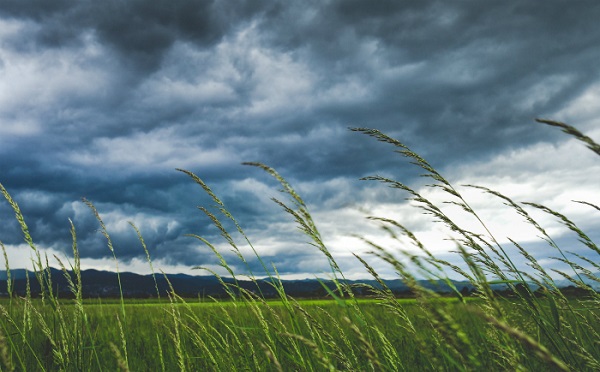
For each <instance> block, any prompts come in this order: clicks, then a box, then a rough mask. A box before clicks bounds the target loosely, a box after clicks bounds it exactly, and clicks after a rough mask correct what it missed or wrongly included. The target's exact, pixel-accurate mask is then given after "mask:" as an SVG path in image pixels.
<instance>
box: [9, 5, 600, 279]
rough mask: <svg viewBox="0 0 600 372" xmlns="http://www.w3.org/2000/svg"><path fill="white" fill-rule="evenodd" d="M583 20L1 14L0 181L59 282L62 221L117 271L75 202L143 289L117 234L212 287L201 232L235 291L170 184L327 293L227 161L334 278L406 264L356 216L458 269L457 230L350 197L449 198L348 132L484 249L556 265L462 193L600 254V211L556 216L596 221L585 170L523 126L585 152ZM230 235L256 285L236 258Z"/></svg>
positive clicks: (65, 234) (312, 261) (525, 11)
mask: <svg viewBox="0 0 600 372" xmlns="http://www.w3.org/2000/svg"><path fill="white" fill-rule="evenodd" d="M598 19H600V3H598V2H596V1H577V2H569V3H568V4H566V3H565V2H562V1H553V0H551V1H545V2H544V4H543V6H542V5H540V4H539V3H534V2H520V1H503V2H478V1H461V2H448V1H429V0H428V1H418V2H416V1H415V2H409V1H386V0H381V1H377V2H373V1H357V0H344V1H342V0H328V1H303V2H289V1H274V0H273V1H266V0H265V1H262V0H249V1H242V0H237V1H218V0H215V1H189V0H169V1H166V0H155V1H141V0H130V1H120V0H119V1H117V0H108V1H102V2H97V1H89V0H53V1H47V0H32V1H20V0H4V1H2V3H1V4H0V183H2V185H3V186H4V187H5V188H6V189H7V190H8V192H9V193H10V194H11V195H12V197H13V199H14V200H15V201H16V202H17V203H18V204H19V206H20V208H21V210H22V212H23V214H24V216H25V221H26V223H27V224H28V226H29V229H30V232H31V236H32V238H33V240H34V242H35V243H36V246H37V248H38V249H39V250H40V251H41V252H44V253H46V254H48V256H49V261H50V263H51V265H53V266H56V265H57V263H56V261H55V259H54V258H53V256H54V255H56V256H57V257H59V258H61V260H64V261H65V262H67V261H71V262H72V258H70V257H72V244H73V243H72V238H71V234H70V231H69V229H70V224H69V220H72V221H73V224H74V226H75V228H76V232H77V247H78V249H79V252H80V256H81V259H82V267H83V268H97V269H103V270H115V268H116V265H115V262H114V261H113V258H112V257H113V256H112V252H111V251H110V250H109V249H108V247H107V242H106V239H105V238H104V237H103V236H102V234H101V233H100V232H99V228H100V226H99V223H98V221H97V220H96V219H95V217H94V214H93V212H92V211H91V210H90V208H88V207H87V206H86V205H85V203H83V202H82V198H86V199H87V200H89V201H91V202H92V203H93V204H94V205H95V207H96V208H97V210H98V212H99V214H100V215H101V217H102V219H103V221H104V223H105V224H106V228H107V231H108V233H109V234H110V236H111V239H112V242H113V245H114V251H115V255H116V256H117V257H118V265H119V270H121V271H134V272H139V273H148V272H149V271H150V268H149V265H148V263H147V262H146V253H145V252H144V250H143V248H142V246H141V243H140V241H139V240H138V237H137V234H136V233H135V231H134V230H133V229H132V227H131V226H130V225H129V223H128V222H133V223H134V224H135V225H136V226H137V227H138V228H139V230H140V231H141V234H142V235H143V238H144V241H145V243H146V245H147V248H148V251H149V254H150V256H151V258H152V261H153V266H154V268H155V269H156V270H158V269H159V268H160V269H162V270H164V271H165V272H182V273H193V274H202V273H204V272H200V271H197V270H192V267H195V266H204V267H208V268H211V269H216V270H217V271H219V268H218V259H217V258H216V257H215V255H214V254H213V253H212V252H211V250H210V249H209V248H208V247H207V246H205V245H204V244H203V243H202V242H200V241H199V240H198V239H196V238H193V237H190V236H189V235H190V234H195V235H198V236H202V237H204V238H206V239H207V240H208V241H210V242H212V243H213V244H214V246H215V247H217V248H218V249H219V250H220V251H221V252H222V254H223V256H224V257H225V259H226V260H227V261H228V262H229V263H230V264H231V265H232V267H233V268H234V269H235V270H236V271H240V272H243V271H244V270H245V269H244V268H243V266H242V265H241V264H240V262H239V261H238V260H237V259H236V256H235V254H234V253H232V252H231V250H230V247H229V245H228V243H227V241H226V240H225V239H223V238H222V237H221V236H220V234H219V231H218V229H216V228H215V227H214V226H213V225H212V224H211V221H210V219H209V218H208V217H207V216H206V215H205V214H204V213H203V212H202V211H201V210H200V209H198V207H200V206H204V207H206V208H208V209H209V210H211V211H213V212H215V213H217V210H216V209H215V208H214V203H213V202H212V201H211V199H210V197H208V196H207V195H206V193H205V192H204V191H203V190H202V188H201V187H200V186H199V185H197V184H196V183H195V182H194V181H193V180H192V179H191V178H190V177H189V176H188V175H186V174H184V173H182V172H179V171H177V170H176V169H177V168H180V169H186V170H188V171H191V172H193V173H194V174H196V175H197V176H198V177H200V178H201V179H202V180H203V181H204V182H206V184H207V185H209V186H210V187H211V188H212V190H213V191H214V192H215V193H216V194H217V195H218V196H219V197H220V198H221V199H222V200H223V202H224V204H225V206H226V207H227V209H228V210H229V211H230V212H231V214H232V215H233V216H234V217H235V218H236V219H237V221H238V222H239V224H240V226H242V228H243V229H244V231H245V233H246V234H247V236H248V237H249V239H250V241H251V242H252V244H253V247H254V248H255V249H256V251H257V252H258V253H259V254H260V256H261V257H262V258H263V260H264V261H265V262H267V263H268V264H273V265H275V266H276V267H277V269H278V271H279V273H280V274H281V275H283V276H284V277H289V278H304V277H315V276H321V277H322V276H326V275H327V273H328V272H329V269H328V264H327V261H326V259H325V258H324V257H323V255H322V254H321V253H320V252H319V251H318V250H317V249H316V248H315V247H313V246H312V245H310V244H309V242H310V240H309V238H307V237H306V236H303V235H302V233H301V232H300V231H299V230H298V228H297V225H296V224H295V222H294V220H293V217H292V216H290V215H288V214H286V213H285V212H284V211H283V210H282V209H281V207H279V206H278V205H277V204H275V203H274V202H273V201H272V200H271V198H273V197H275V198H279V199H281V200H282V201H286V202H287V201H288V200H289V199H288V198H286V196H285V195H284V194H282V193H280V192H279V189H280V188H281V186H280V185H278V183H277V181H275V180H274V179H273V178H272V177H270V176H269V175H268V174H266V173H265V172H263V171H262V170H260V169H258V168H256V167H249V166H245V165H242V163H243V162H261V163H264V164H267V165H269V166H271V167H273V168H274V169H276V170H277V171H278V172H279V173H280V174H281V175H282V176H283V177H285V178H286V179H287V180H288V181H289V182H290V184H291V185H292V186H293V187H294V188H295V189H296V190H297V192H298V193H299V194H300V195H301V196H302V198H303V199H304V200H305V201H306V203H307V205H308V209H309V211H310V212H311V214H312V216H313V218H314V220H315V222H316V224H317V227H318V228H319V230H320V233H321V235H322V237H323V240H324V242H325V244H326V245H327V247H328V248H329V250H330V251H331V252H332V254H333V256H334V257H335V258H336V260H337V261H338V263H339V264H340V266H341V267H342V269H343V270H344V272H345V273H346V274H347V276H348V277H351V278H352V277H356V278H358V277H364V276H365V275H366V274H365V271H364V269H362V266H361V264H360V263H359V262H358V261H357V260H356V258H354V257H353V255H352V253H358V254H361V255H364V256H365V257H367V258H368V261H369V262H371V263H373V265H374V266H375V267H376V269H377V270H378V271H379V272H380V273H381V274H382V275H388V276H390V277H393V276H394V273H393V270H392V269H391V268H389V267H388V266H386V265H385V264H384V263H382V262H381V261H379V260H377V259H375V258H373V257H372V256H370V255H369V254H367V253H366V252H367V251H369V247H368V245H367V244H365V243H364V242H363V241H362V240H361V239H360V238H358V237H363V238H365V239H369V240H373V241H375V242H378V244H382V245H383V246H385V247H386V248H389V249H390V250H391V251H394V252H398V250H399V249H400V250H402V249H407V250H409V251H411V249H413V248H411V246H410V244H408V243H406V242H404V241H403V240H402V239H400V241H393V239H391V238H390V237H389V236H388V235H387V234H386V233H385V231H383V230H382V229H381V225H380V224H379V223H376V222H374V221H370V220H368V219H367V217H368V216H380V217H386V218H391V219H394V220H397V221H398V222H400V223H402V224H403V225H405V226H406V227H407V228H409V229H410V230H411V231H413V232H414V233H415V234H416V235H417V237H419V238H420V239H421V240H422V241H423V242H424V243H426V245H427V247H428V248H429V249H430V250H431V251H432V252H434V253H435V254H436V255H438V256H439V257H441V258H444V259H447V260H449V261H450V262H458V261H459V259H458V258H457V257H456V255H455V254H453V253H451V252H450V251H452V250H454V249H455V243H453V242H452V241H449V240H448V238H451V237H452V234H451V232H449V231H447V229H444V228H443V226H441V224H439V223H434V222H433V221H432V220H431V218H430V216H427V215H424V214H423V213H422V212H421V211H420V210H419V209H418V208H416V207H415V203H414V202H407V201H406V200H405V199H406V197H407V194H406V193H403V192H402V191H401V190H397V189H390V188H388V187H386V186H385V185H384V184H381V183H378V182H374V181H364V180H360V178H362V177H365V176H370V175H382V176H386V177H390V178H393V179H396V180H399V181H401V182H403V183H405V184H407V185H409V186H411V187H413V188H414V189H415V190H417V191H419V192H420V193H422V195H424V196H427V197H429V198H431V199H432V200H436V201H438V202H443V201H444V200H451V198H450V197H449V196H448V195H444V194H443V193H441V192H440V191H439V190H437V189H434V188H430V187H427V186H426V184H427V183H428V182H427V181H428V180H426V179H423V178H422V177H419V174H420V173H422V172H421V170H420V169H418V168H416V167H414V166H412V165H411V164H409V160H407V159H405V158H403V157H402V156H400V155H399V154H397V153H394V150H395V149H394V148H393V147H392V146H391V145H389V144H385V143H380V142H377V141H376V140H375V139H373V138H370V137H368V136H366V135H364V134H361V133H356V132H353V131H351V130H349V128H353V127H367V128H375V129H378V130H380V131H382V132H383V133H386V134H387V135H389V136H391V137H393V138H396V139H397V140H399V141H401V142H402V143H404V144H406V145H407V146H409V147H410V148H411V149H412V150H413V151H415V152H417V153H418V154H420V155H421V156H423V157H424V158H425V159H427V160H428V161H429V163H431V164H432V165H433V166H434V167H435V168H436V169H437V170H438V171H439V172H440V173H441V174H443V175H444V176H445V177H446V178H447V179H448V180H449V181H450V182H452V184H454V185H455V186H456V188H457V190H459V191H460V192H461V193H463V194H464V197H465V199H467V201H468V202H469V204H470V205H471V206H472V207H473V208H474V209H475V210H476V211H478V213H479V214H480V216H481V217H482V219H483V220H484V221H485V222H486V224H487V226H488V227H489V229H490V231H492V232H493V233H494V235H495V236H496V237H497V239H498V240H499V241H500V242H503V244H509V245H510V243H509V242H508V240H507V238H508V237H511V238H513V239H515V240H517V241H519V242H521V243H523V244H524V245H525V246H526V247H529V249H531V252H532V254H534V255H535V256H536V257H538V258H539V259H540V260H541V261H540V262H542V263H543V264H544V265H548V266H547V267H560V265H558V264H557V263H556V262H555V261H552V260H551V259H549V257H551V256H555V255H557V253H556V252H553V251H551V249H550V248H549V247H548V245H547V244H545V243H543V241H541V240H540V239H539V238H538V237H537V235H538V234H537V233H536V231H533V230H532V229H531V227H530V226H529V225H528V224H526V223H522V220H523V219H522V218H521V217H520V216H518V215H517V214H516V213H515V212H514V211H513V210H511V209H510V208H507V207H506V206H504V205H503V204H502V201H501V200H499V199H498V198H494V197H492V196H490V195H486V194H485V193H483V192H481V190H476V189H472V188H468V187H465V186H461V185H465V184H476V185H481V186H485V187H489V188H491V189H494V190H497V191H499V192H501V193H503V194H505V195H507V196H508V197H510V198H512V199H513V200H515V201H517V202H524V201H529V202H536V203H541V204H544V205H547V206H548V207H551V208H553V209H556V210H557V211H559V212H561V213H563V214H565V215H567V216H568V217H569V218H571V219H572V220H573V221H574V222H575V223H577V224H578V226H579V227H580V228H582V229H583V230H584V231H586V232H587V233H588V234H589V235H590V236H591V237H592V238H595V239H596V241H598V240H600V239H598V238H600V232H598V229H597V226H598V222H599V219H600V213H598V211H597V210H595V209H593V208H591V207H589V206H586V205H582V204H578V203H574V202H572V200H583V201H587V202H589V203H594V204H596V205H600V194H598V188H597V186H598V185H599V184H600V161H599V160H600V159H598V157H597V155H595V154H594V153H593V152H591V151H589V150H588V149H586V148H585V146H584V145H583V144H582V143H581V142H578V141H576V140H575V139H573V138H571V137H569V136H567V135H565V134H563V133H561V132H560V130H559V129H557V128H552V127H548V126H545V125H541V124H539V123H536V122H535V120H534V119H535V118H547V119H552V120H558V121H563V122H566V123H569V124H571V125H573V126H575V127H577V128H578V129H579V130H581V131H582V132H584V133H586V134H587V135H589V136H590V137H592V138H594V139H595V140H596V141H600V125H599V124H600V64H599V63H598V61H600V27H599V26H598ZM441 205H443V206H444V208H445V209H444V211H447V213H448V214H449V215H451V216H455V218H457V221H461V223H464V226H466V227H468V228H472V229H473V230H475V231H481V227H480V226H477V224H475V223H474V222H473V221H472V220H469V219H468V218H466V217H465V216H464V215H463V214H461V212H460V210H457V208H454V207H453V206H452V205H451V204H441ZM527 210H528V211H530V212H531V214H532V216H534V217H535V218H536V219H539V222H540V223H541V224H542V225H543V226H544V227H545V228H546V229H547V232H548V233H549V234H550V235H551V236H552V237H553V238H554V239H555V240H556V241H557V242H564V244H567V248H568V250H571V251H573V252H576V253H579V254H582V255H584V256H587V257H593V256H591V255H590V253H589V252H588V251H586V250H585V249H584V248H583V247H582V245H581V244H579V245H578V244H577V243H574V242H573V234H571V233H569V231H568V230H567V229H566V228H564V227H562V226H561V225H560V224H559V223H557V221H556V218H553V217H551V216H548V215H547V214H544V213H540V212H539V211H536V210H535V209H534V208H530V207H527ZM0 218H1V220H2V224H0V241H2V243H3V244H4V246H5V248H6V252H7V255H8V257H9V262H10V266H11V268H16V267H25V266H27V267H31V257H32V255H31V250H30V249H29V248H28V247H27V245H26V244H25V242H24V240H23V236H22V234H21V232H20V229H19V226H18V224H17V222H16V220H15V218H14V213H13V212H12V209H11V207H10V205H9V204H8V203H7V202H5V201H2V202H1V203H0ZM224 224H225V225H226V227H227V228H228V229H232V226H231V224H227V223H225V222H224ZM478 229H479V230H478ZM232 231H235V227H233V230H232ZM232 235H233V237H234V239H235V241H236V242H237V243H238V245H239V247H240V250H241V251H242V253H243V254H244V255H245V256H246V257H247V259H248V262H249V265H250V266H251V267H252V268H253V269H254V270H256V271H255V273H257V275H259V276H260V269H259V265H258V263H257V261H256V260H254V259H252V251H251V249H250V248H249V247H248V246H247V244H246V243H245V241H244V239H243V238H242V237H240V236H239V235H237V234H233V233H232ZM411 252H413V251H411ZM593 259H595V260H597V257H593ZM519 262H520V261H519ZM553 265H554V266H553ZM556 265H558V266H556ZM0 266H1V265H0ZM220 272H222V270H221V271H220Z"/></svg>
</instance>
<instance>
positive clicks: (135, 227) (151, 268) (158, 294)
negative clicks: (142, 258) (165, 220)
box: [129, 221, 160, 300]
mask: <svg viewBox="0 0 600 372" xmlns="http://www.w3.org/2000/svg"><path fill="white" fill-rule="evenodd" d="M129 225H130V226H131V227H132V228H133V230H135V233H136V234H137V236H138V240H139V241H140V243H141V244H142V248H143V249H144V252H145V253H146V261H147V262H148V265H149V266H150V271H152V279H153V280H154V288H155V289H156V296H157V297H158V299H159V300H160V291H159V290H158V282H157V281H156V273H155V271H154V266H153V265H152V259H151V258H150V252H149V251H148V247H146V242H145V241H144V237H143V236H142V233H141V232H140V230H139V229H138V227H137V226H136V225H135V224H134V223H133V222H131V221H129Z"/></svg>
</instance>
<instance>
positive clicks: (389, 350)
mask: <svg viewBox="0 0 600 372" xmlns="http://www.w3.org/2000/svg"><path fill="white" fill-rule="evenodd" d="M569 303H570V305H571V306H570V310H567V309H559V319H561V320H562V322H564V323H565V324H564V325H563V326H565V327H567V324H569V327H571V328H572V329H565V330H563V332H565V333H571V332H572V333H573V335H574V336H576V337H577V339H578V340H580V342H581V343H582V344H581V345H580V346H581V347H586V348H587V349H588V350H591V351H594V350H596V351H595V353H594V354H593V355H590V357H593V358H594V359H598V358H600V351H597V350H598V348H597V347H596V346H595V342H597V339H593V338H590V337H589V336H590V334H591V332H594V333H596V332H598V331H600V323H598V322H597V321H595V320H596V319H597V318H598V316H599V315H600V309H599V308H598V307H597V306H595V305H597V304H596V303H595V302H594V301H579V300H571V301H570V302H569ZM483 305H484V303H483V302H482V301H481V300H471V301H467V303H462V302H460V301H458V300H453V299H429V300H425V301H423V300H409V299H405V300H400V301H395V302H390V301H388V300H346V301H333V300H321V301H315V300H310V301H302V300H301V301H298V302H295V301H269V302H265V303H263V302H262V301H253V300H240V301H237V302H233V301H229V302H225V303H217V302H215V303H210V302H209V303H207V302H202V303H200V302H198V301H194V300H187V301H186V300H183V299H174V301H173V302H172V303H171V302H170V301H169V300H165V301H162V302H158V301H156V300H152V301H148V300H146V301H135V302H134V303H129V301H125V303H124V306H123V307H122V306H121V303H120V302H119V301H108V303H107V301H102V300H89V301H85V304H84V305H83V306H82V307H80V306H79V305H78V304H76V303H74V301H61V302H59V307H58V309H54V308H53V307H52V305H50V304H43V303H42V301H41V300H40V299H35V300H30V301H27V300H24V299H13V301H12V302H11V303H9V301H8V299H5V300H4V301H2V306H3V308H4V309H5V310H6V311H7V312H8V314H5V318H4V321H3V324H2V325H3V332H4V334H5V344H4V348H5V352H6V353H8V355H7V356H6V357H7V361H8V364H9V365H12V366H14V367H16V369H18V370H24V369H26V370H40V369H46V370H57V369H61V365H60V364H58V363H57V361H61V360H62V364H63V365H62V367H65V368H66V369H70V370H75V369H80V370H81V369H83V370H115V369H116V368H118V367H119V362H121V363H122V367H123V368H124V369H125V368H126V366H128V368H129V369H130V370H135V371H141V370H158V371H160V370H166V371H171V370H179V369H185V370H207V369H208V370H247V369H251V370H277V369H278V365H280V366H282V367H281V368H282V369H283V370H290V369H301V370H322V369H344V370H347V369H351V370H361V371H362V370H371V369H375V370H407V371H414V370H440V369H441V370H460V369H477V370H506V369H513V368H514V367H519V368H523V369H525V370H542V369H547V368H552V367H553V362H552V360H548V359H547V355H544V353H543V351H540V350H538V348H539V347H540V346H541V345H540V344H549V345H552V344H553V342H551V340H550V339H547V335H543V334H541V333H543V327H540V326H539V325H537V324H536V321H535V319H532V318H530V317H529V315H528V310H527V305H526V304H523V303H521V302H520V301H509V300H502V301H500V306H501V308H502V309H503V310H504V311H505V316H506V318H507V320H508V321H509V322H510V323H511V327H518V329H520V330H522V332H527V333H528V334H530V335H537V336H538V337H539V338H538V339H532V340H530V341H531V342H532V344H531V345H529V344H527V343H526V342H524V341H523V340H522V339H519V337H521V336H523V335H521V336H514V335H511V336H507V334H506V333H505V332H503V331H502V330H501V329H499V328H498V327H497V326H496V325H494V324H490V323H486V322H485V321H482V320H481V318H480V317H478V316H477V314H478V312H479V311H481V307H482V306H483ZM539 306H540V309H541V310H542V311H544V312H547V313H548V314H549V313H551V311H552V309H551V304H550V302H549V301H548V300H540V303H539ZM431 307H433V308H435V311H434V313H435V314H436V318H435V319H434V318H432V316H431V315H432V314H431V311H432V309H431ZM123 310H124V313H123ZM9 319H10V320H12V321H10V320H9ZM580 319H585V320H586V322H587V323H588V325H593V328H594V329H593V330H590V329H588V328H587V327H583V328H581V327H577V324H578V323H580V322H581V320H580ZM13 321H14V322H13ZM42 324H43V325H42ZM573 326H575V327H573ZM121 328H122V329H121ZM45 329H46V330H45ZM514 329H516V328H514ZM6 336H8V337H6ZM6 339H8V340H9V341H6ZM565 346H566V345H560V344H559V345H556V346H550V347H549V350H547V351H548V352H549V353H552V354H556V355H560V356H562V357H564V358H565V359H567V360H569V358H570V356H569V355H562V354H565V352H567V350H568V349H567V348H565ZM6 349H8V350H6ZM59 355H60V356H59ZM580 363H581V364H579V365H572V367H575V368H576V369H577V370H585V369H591V368H588V367H586V365H585V362H584V360H583V359H581V360H580ZM5 367H6V365H5Z"/></svg>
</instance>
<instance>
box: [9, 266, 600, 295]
mask: <svg viewBox="0 0 600 372" xmlns="http://www.w3.org/2000/svg"><path fill="white" fill-rule="evenodd" d="M10 273H11V278H12V280H13V283H14V284H13V285H14V291H15V292H16V293H17V294H18V295H21V296H22V295H24V294H25V293H26V285H27V279H26V272H25V270H24V269H17V270H11V272H10ZM50 273H51V279H52V288H53V289H54V291H58V294H59V297H71V296H72V294H71V290H70V288H69V283H68V281H67V279H66V278H65V274H64V272H62V271H61V270H57V269H52V268H51V269H50ZM69 274H70V275H71V278H72V280H75V277H74V275H73V274H72V273H69ZM28 275H29V282H30V288H31V292H32V293H33V294H36V293H39V291H40V286H39V283H38V281H37V279H36V277H35V274H34V273H32V272H30V273H29V274H28ZM120 275H121V288H122V291H123V295H124V296H125V297H132V298H134V297H135V298H145V297H155V296H156V291H157V288H158V291H159V292H160V294H161V296H163V295H165V294H166V292H167V291H168V290H169V283H170V284H171V285H172V286H173V288H174V290H175V292H176V293H177V294H179V295H180V296H183V297H209V296H210V297H216V298H222V297H226V296H227V293H226V291H225V289H224V288H223V285H222V284H221V283H220V282H219V280H218V279H217V278H216V277H214V276H194V275H186V274H167V275H166V276H167V278H168V281H169V282H167V280H166V279H165V277H164V276H163V275H162V274H156V282H155V281H154V278H153V277H152V275H140V274H134V273H130V272H122V273H121V274H120ZM599 276H600V275H599ZM6 279H7V275H6V271H0V295H6V292H7V287H6V285H7V283H6ZM222 280H223V281H224V282H225V283H227V284H233V283H234V280H233V279H232V278H223V279H222ZM81 281H82V292H83V297H84V298H98V297H103V298H105V297H119V296H120V291H119V283H118V279H117V274H116V273H115V272H110V271H98V270H93V269H90V270H84V271H82V272H81ZM347 282H348V284H350V285H352V287H353V288H354V291H355V293H356V294H357V295H369V294H371V293H372V292H371V291H370V289H369V287H375V288H379V287H380V285H379V284H378V283H377V282H376V281H375V280H349V281H347ZM590 282H591V283H588V284H589V285H590V286H592V287H593V288H594V289H595V290H596V291H598V290H600V285H599V284H600V283H597V282H593V281H590ZM385 283H386V285H387V286H388V288H390V289H391V290H392V291H393V292H394V293H395V294H396V295H398V296H410V295H411V293H410V289H409V287H408V286H407V285H406V284H405V283H404V282H403V281H402V280H399V279H394V280H386V281H385ZM556 283H557V285H558V286H559V287H568V286H570V285H572V283H570V282H568V281H566V280H562V281H557V282H556ZM282 284H283V286H284V289H285V292H286V293H287V294H288V295H290V296H292V297H298V298H307V297H311V298H321V297H326V296H328V290H327V289H325V287H327V288H328V289H329V290H330V291H334V290H335V284H334V283H333V282H332V281H330V280H319V279H301V280H282ZM419 284H420V285H421V286H423V287H425V288H428V289H431V290H433V291H437V292H450V291H451V289H450V287H449V286H448V285H447V284H446V283H443V282H441V281H437V282H431V281H428V280H421V281H419ZM452 284H453V285H454V286H455V287H456V288H457V289H458V290H461V291H463V292H470V291H472V290H473V286H472V285H471V284H470V283H469V282H468V281H452ZM238 285H239V286H240V287H241V288H244V289H246V290H249V291H252V292H254V293H262V295H263V296H264V297H266V298H270V297H277V292H276V290H275V288H274V287H273V286H272V285H271V283H270V281H269V280H268V279H261V280H258V281H257V283H254V282H252V281H250V280H239V281H238ZM492 288H493V289H494V290H498V291H502V290H506V285H504V284H495V285H493V286H492Z"/></svg>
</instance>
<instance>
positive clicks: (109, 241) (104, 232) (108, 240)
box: [83, 198, 127, 322]
mask: <svg viewBox="0 0 600 372" xmlns="http://www.w3.org/2000/svg"><path fill="white" fill-rule="evenodd" d="M83 202H84V203H85V205H87V206H88V207H89V208H90V209H91V210H92V212H93V213H94V216H95V217H96V220H98V223H99V224H100V232H101V233H102V235H103V236H104V238H106V244H107V246H108V249H109V250H110V252H111V254H112V256H113V260H114V262H115V269H116V272H117V282H118V283H119V294H120V296H121V313H122V314H123V321H124V322H125V321H126V319H127V316H126V314H125V300H124V298H123V286H122V285H121V272H120V270H119V260H118V259H117V254H116V253H115V248H114V247H113V243H112V239H111V238H110V235H109V234H108V230H106V225H105V224H104V221H103V220H102V217H100V213H98V210H97V209H96V207H95V206H94V204H92V202H91V201H89V200H87V199H85V198H84V199H83Z"/></svg>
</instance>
